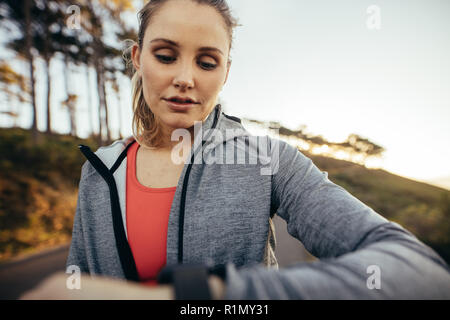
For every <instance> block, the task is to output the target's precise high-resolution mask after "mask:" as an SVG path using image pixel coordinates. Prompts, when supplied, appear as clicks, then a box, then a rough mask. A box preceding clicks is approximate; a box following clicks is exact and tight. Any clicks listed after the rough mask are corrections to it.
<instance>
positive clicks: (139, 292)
mask: <svg viewBox="0 0 450 320" xmlns="http://www.w3.org/2000/svg"><path fill="white" fill-rule="evenodd" d="M67 278H68V275H67V274H65V273H56V274H53V275H51V276H50V277H48V278H46V279H44V280H43V281H42V282H41V283H40V284H39V285H38V286H37V287H35V288H33V289H31V290H30V291H28V292H25V294H24V295H22V296H21V297H20V298H19V299H21V300H91V299H94V300H173V299H174V298H175V292H174V289H173V287H172V286H171V285H158V286H155V287H150V286H145V285H140V284H138V283H135V282H130V281H125V280H117V279H111V278H106V277H101V276H95V278H92V277H91V276H89V275H86V274H82V275H81V280H80V281H81V282H80V284H81V288H80V289H68V288H67V286H66V281H67Z"/></svg>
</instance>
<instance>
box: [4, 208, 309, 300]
mask: <svg viewBox="0 0 450 320" xmlns="http://www.w3.org/2000/svg"><path fill="white" fill-rule="evenodd" d="M273 222H274V225H275V235H276V241H277V247H276V249H275V255H276V257H277V260H278V263H279V266H280V268H282V267H284V266H287V265H289V264H292V263H296V262H303V261H313V260H315V258H314V257H313V256H311V255H310V254H309V253H308V252H307V251H306V250H305V249H304V247H303V245H302V244H301V243H300V242H299V241H298V240H297V239H294V238H293V237H292V236H290V235H289V234H288V233H287V230H286V222H285V221H284V220H282V219H281V218H279V217H277V216H276V217H275V218H274V220H273ZM68 251H69V246H68V245H65V246H60V247H58V248H55V249H51V250H46V251H44V252H41V253H38V254H35V255H32V256H29V257H26V258H21V259H18V260H15V261H12V262H7V263H3V264H0V299H2V300H4V299H17V298H19V297H20V296H21V295H22V294H23V293H24V292H26V291H28V290H29V289H31V288H33V287H35V286H36V285H37V284H38V283H39V282H41V281H42V280H43V279H44V278H46V277H48V276H49V275H51V274H53V273H55V272H58V271H60V272H64V271H65V262H66V258H67V254H68Z"/></svg>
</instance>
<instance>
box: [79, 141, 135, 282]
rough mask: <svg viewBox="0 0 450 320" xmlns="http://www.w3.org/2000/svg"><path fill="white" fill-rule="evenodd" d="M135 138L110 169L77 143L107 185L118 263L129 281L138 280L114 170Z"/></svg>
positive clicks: (90, 151) (87, 148) (85, 147)
mask: <svg viewBox="0 0 450 320" xmlns="http://www.w3.org/2000/svg"><path fill="white" fill-rule="evenodd" d="M135 142H136V140H133V142H131V143H129V144H128V146H127V147H126V148H125V150H123V151H122V153H121V154H120V156H119V158H117V160H116V162H115V163H114V165H113V166H112V168H111V169H108V168H107V167H106V166H105V164H104V163H103V162H102V161H101V160H100V158H99V157H97V155H96V154H95V153H94V152H92V150H91V149H90V148H89V147H87V146H84V145H79V146H78V147H79V148H80V150H81V152H82V153H83V154H84V156H85V157H86V158H87V159H88V161H89V162H90V163H91V164H92V166H93V167H94V168H95V170H97V172H98V173H99V174H100V175H101V176H102V178H103V179H104V180H105V181H106V183H107V184H108V187H109V194H110V202H111V212H112V220H113V228H114V236H115V239H116V247H117V251H118V254H119V259H120V264H121V266H122V270H123V272H124V274H125V278H126V279H128V280H131V281H136V282H139V276H138V272H137V268H136V262H135V261H134V257H133V253H132V251H131V248H130V245H129V243H128V240H127V237H126V234H125V226H124V225H123V221H122V213H121V210H120V202H119V196H118V193H117V185H116V181H115V179H114V176H113V174H114V172H115V171H116V170H117V168H118V167H119V166H120V164H121V163H122V161H123V159H124V158H125V157H126V155H127V151H128V149H129V148H130V147H131V145H133V143H135Z"/></svg>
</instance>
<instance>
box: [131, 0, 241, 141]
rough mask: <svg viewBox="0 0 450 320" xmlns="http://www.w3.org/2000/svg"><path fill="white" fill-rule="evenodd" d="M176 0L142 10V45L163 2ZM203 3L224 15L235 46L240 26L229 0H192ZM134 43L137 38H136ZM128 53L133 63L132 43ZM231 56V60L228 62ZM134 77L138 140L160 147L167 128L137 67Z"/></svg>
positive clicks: (153, 0) (151, 4)
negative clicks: (151, 104) (152, 106)
mask: <svg viewBox="0 0 450 320" xmlns="http://www.w3.org/2000/svg"><path fill="white" fill-rule="evenodd" d="M167 1H173V0H150V1H148V2H147V4H146V5H145V6H144V7H143V8H142V9H141V10H140V11H139V13H138V19H139V31H138V42H137V44H138V46H139V49H140V50H142V46H143V40H144V35H145V31H146V29H147V26H148V25H149V23H150V20H151V17H152V16H153V15H154V14H155V13H156V11H157V10H158V9H160V8H161V6H162V5H163V4H164V3H165V2H167ZM191 1H194V2H196V3H199V4H204V5H210V6H212V7H213V8H215V9H216V10H217V11H218V12H219V13H220V14H221V15H222V17H223V19H224V22H225V25H226V28H227V31H228V35H229V40H230V47H229V50H231V48H232V42H233V29H234V28H235V27H237V26H239V24H238V22H237V20H236V19H235V18H234V17H233V16H232V14H231V10H230V8H229V6H228V4H227V3H226V0H191ZM133 44H134V41H133ZM127 52H128V55H127V56H128V57H126V56H125V55H124V57H125V58H126V60H127V65H128V66H130V65H131V66H132V63H131V59H130V52H131V47H129V48H128V50H127ZM230 63H231V60H230V59H229V60H228V64H230ZM133 71H134V74H133V77H132V80H131V84H132V107H133V122H132V130H133V136H134V138H135V139H136V141H137V142H138V143H139V144H141V145H144V146H147V147H152V148H158V147H160V146H162V145H163V132H162V130H161V125H160V120H159V119H158V118H157V117H155V115H154V114H153V112H152V111H151V109H150V107H149V106H148V105H147V102H146V101H145V98H144V93H143V87H142V78H141V77H140V76H139V74H138V72H136V70H133Z"/></svg>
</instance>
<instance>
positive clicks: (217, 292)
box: [208, 275, 225, 300]
mask: <svg viewBox="0 0 450 320" xmlns="http://www.w3.org/2000/svg"><path fill="white" fill-rule="evenodd" d="M208 284H209V290H210V292H211V298H212V300H223V299H224V297H225V282H224V281H223V280H222V279H221V278H219V277H218V276H215V275H211V276H209V279H208Z"/></svg>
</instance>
